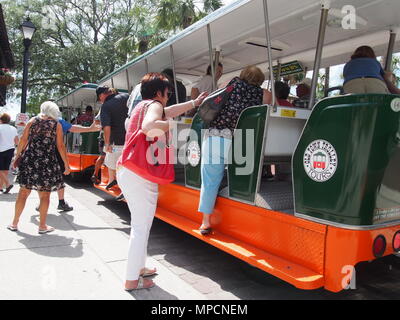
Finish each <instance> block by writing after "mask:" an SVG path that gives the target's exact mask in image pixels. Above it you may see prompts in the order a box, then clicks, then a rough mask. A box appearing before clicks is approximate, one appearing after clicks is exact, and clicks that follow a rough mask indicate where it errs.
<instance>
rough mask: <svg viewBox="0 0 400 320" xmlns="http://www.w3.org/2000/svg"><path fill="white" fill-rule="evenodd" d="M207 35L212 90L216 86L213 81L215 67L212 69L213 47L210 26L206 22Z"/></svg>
mask: <svg viewBox="0 0 400 320" xmlns="http://www.w3.org/2000/svg"><path fill="white" fill-rule="evenodd" d="M207 36H208V52H209V55H210V66H211V77H212V79H213V81H212V90H213V91H214V90H215V88H216V87H217V86H216V83H215V69H214V63H213V47H212V40H211V27H210V24H207Z"/></svg>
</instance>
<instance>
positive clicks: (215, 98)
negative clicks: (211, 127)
mask: <svg viewBox="0 0 400 320" xmlns="http://www.w3.org/2000/svg"><path fill="white" fill-rule="evenodd" d="M233 89H234V86H233V84H231V83H229V84H228V85H227V86H226V87H225V88H221V89H218V90H215V91H214V92H213V93H211V94H210V95H209V96H208V97H207V98H205V99H204V100H203V102H202V104H201V105H200V107H199V111H198V114H199V116H200V118H201V119H202V120H203V122H204V123H205V124H206V125H208V124H210V123H211V121H213V120H215V119H216V118H217V116H218V114H219V113H220V111H221V110H222V108H223V107H224V105H225V103H226V102H227V101H228V99H229V97H230V95H231V93H232V91H233Z"/></svg>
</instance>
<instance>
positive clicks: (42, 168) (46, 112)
mask: <svg viewBox="0 0 400 320" xmlns="http://www.w3.org/2000/svg"><path fill="white" fill-rule="evenodd" d="M40 112H41V113H40V114H39V115H38V116H36V117H34V118H32V119H31V120H30V121H29V122H28V124H27V126H26V128H25V130H24V133H23V135H22V138H21V141H20V143H19V145H18V149H17V154H16V157H15V159H16V160H15V161H14V164H13V166H14V167H17V166H18V167H19V173H18V176H17V182H18V183H19V185H20V190H19V193H18V197H17V201H16V203H15V216H14V220H13V222H12V224H11V225H9V226H8V229H9V230H11V231H17V230H18V222H19V218H20V216H21V214H22V211H23V210H24V207H25V203H26V200H27V198H28V196H29V195H30V193H31V191H32V190H36V191H38V193H39V198H40V207H39V212H40V223H39V234H44V233H48V232H51V231H54V228H52V227H49V226H48V225H47V224H46V218H47V211H48V208H49V201H50V192H52V191H57V190H59V189H62V188H64V182H63V177H62V175H63V173H64V174H69V164H68V158H67V153H66V150H65V145H64V142H63V132H62V127H61V125H60V124H59V123H58V118H59V115H60V110H59V109H58V106H57V105H56V104H55V103H53V102H50V101H47V102H44V103H43V104H42V105H41V107H40ZM56 148H57V149H58V151H59V153H60V155H61V157H62V160H63V161H64V166H65V168H66V169H65V171H64V172H62V171H61V166H60V163H59V161H58V160H57V156H56Z"/></svg>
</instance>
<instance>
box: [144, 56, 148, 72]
mask: <svg viewBox="0 0 400 320" xmlns="http://www.w3.org/2000/svg"><path fill="white" fill-rule="evenodd" d="M144 65H145V68H146V74H148V73H149V61H147V59H144Z"/></svg>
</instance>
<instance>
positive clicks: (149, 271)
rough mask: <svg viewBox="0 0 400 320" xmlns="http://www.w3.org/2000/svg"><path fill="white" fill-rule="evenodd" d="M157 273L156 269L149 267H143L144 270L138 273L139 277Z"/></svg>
mask: <svg viewBox="0 0 400 320" xmlns="http://www.w3.org/2000/svg"><path fill="white" fill-rule="evenodd" d="M156 274H157V269H156V268H154V269H149V268H144V272H143V273H141V274H140V276H141V277H143V278H146V277H151V276H154V275H156Z"/></svg>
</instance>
